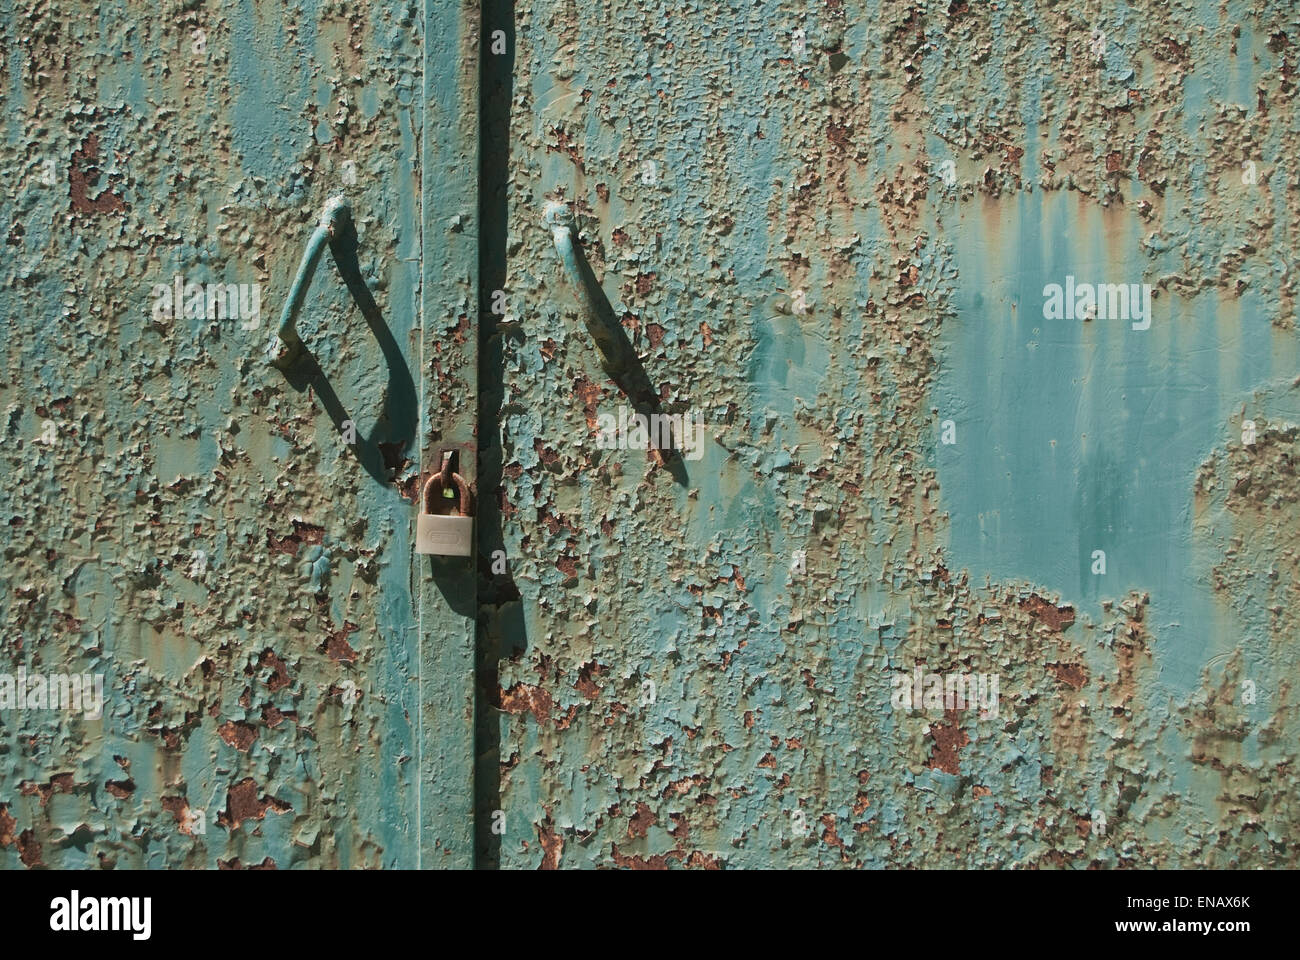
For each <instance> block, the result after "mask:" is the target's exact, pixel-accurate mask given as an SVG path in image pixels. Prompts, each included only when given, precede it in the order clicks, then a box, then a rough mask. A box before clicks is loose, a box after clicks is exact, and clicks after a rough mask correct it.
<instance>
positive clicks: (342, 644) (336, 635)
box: [320, 620, 358, 663]
mask: <svg viewBox="0 0 1300 960" xmlns="http://www.w3.org/2000/svg"><path fill="white" fill-rule="evenodd" d="M357 629H358V628H357V625H356V624H355V623H353V622H352V621H350V620H345V621H343V626H342V627H340V628H339V629H338V630H335V631H334V632H333V633H331V634H330V635H329V636H328V637H326V638H325V642H324V643H322V644H321V647H320V648H321V650H323V651H324V652H325V655H326V656H327V657H329V658H330V659H331V660H333V661H335V662H336V663H356V661H357V652H356V651H355V650H353V649H352V645H351V644H350V643H348V639H347V638H348V634H350V633H355V632H356V630H357Z"/></svg>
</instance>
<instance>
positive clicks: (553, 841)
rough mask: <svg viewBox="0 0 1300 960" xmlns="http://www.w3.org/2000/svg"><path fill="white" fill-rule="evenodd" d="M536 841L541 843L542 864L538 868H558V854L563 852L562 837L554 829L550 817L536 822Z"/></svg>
mask: <svg viewBox="0 0 1300 960" xmlns="http://www.w3.org/2000/svg"><path fill="white" fill-rule="evenodd" d="M537 842H538V843H540V844H541V845H542V864H541V866H540V867H538V869H539V870H558V869H559V867H560V855H561V854H563V853H564V838H563V837H562V836H560V835H559V834H558V833H557V832H556V831H555V826H554V824H552V823H551V818H550V816H549V815H548V816H547V818H546V819H545V820H544V821H543V822H541V823H539V824H537Z"/></svg>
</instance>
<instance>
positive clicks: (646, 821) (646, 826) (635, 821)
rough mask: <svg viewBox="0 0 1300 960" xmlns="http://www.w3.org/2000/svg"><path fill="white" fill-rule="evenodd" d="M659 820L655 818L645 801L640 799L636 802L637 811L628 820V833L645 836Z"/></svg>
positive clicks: (631, 835) (634, 835)
mask: <svg viewBox="0 0 1300 960" xmlns="http://www.w3.org/2000/svg"><path fill="white" fill-rule="evenodd" d="M658 822H659V821H658V820H657V819H656V818H655V815H654V813H653V812H651V810H650V807H649V805H648V804H646V803H645V802H643V801H641V800H638V801H637V803H636V813H635V814H633V815H632V817H631V818H630V819H629V820H628V822H627V835H628V836H629V837H644V836H645V835H646V834H647V833H648V832H649V830H650V828H651V827H653V826H654V825H655V824H656V823H658Z"/></svg>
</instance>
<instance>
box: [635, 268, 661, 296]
mask: <svg viewBox="0 0 1300 960" xmlns="http://www.w3.org/2000/svg"><path fill="white" fill-rule="evenodd" d="M658 278H659V274H657V273H638V274H637V275H636V293H637V296H639V297H648V296H649V295H650V291H651V290H653V289H654V285H655V280H657V279H658Z"/></svg>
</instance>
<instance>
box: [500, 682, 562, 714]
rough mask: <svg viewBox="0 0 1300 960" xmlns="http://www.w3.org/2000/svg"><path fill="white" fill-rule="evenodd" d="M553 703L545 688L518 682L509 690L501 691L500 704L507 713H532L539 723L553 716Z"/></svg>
mask: <svg viewBox="0 0 1300 960" xmlns="http://www.w3.org/2000/svg"><path fill="white" fill-rule="evenodd" d="M552 703H553V701H552V700H551V695H550V693H549V692H547V691H546V690H545V689H544V688H542V687H535V686H533V685H532V684H528V683H516V684H515V685H514V686H513V687H511V688H510V689H509V690H502V691H501V697H500V703H499V706H500V707H501V709H502V710H504V711H505V712H506V713H531V714H532V715H533V719H535V720H536V721H537V722H538V723H545V722H546V721H547V720H548V719H549V718H550V716H551V706H552Z"/></svg>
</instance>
